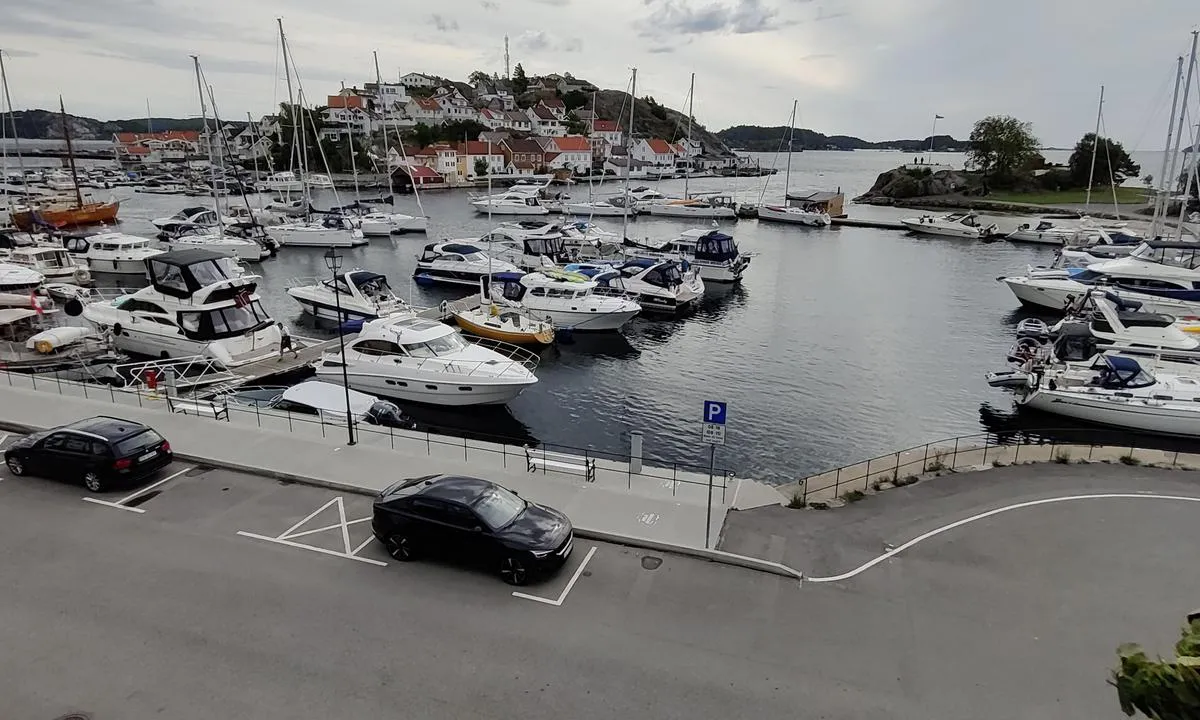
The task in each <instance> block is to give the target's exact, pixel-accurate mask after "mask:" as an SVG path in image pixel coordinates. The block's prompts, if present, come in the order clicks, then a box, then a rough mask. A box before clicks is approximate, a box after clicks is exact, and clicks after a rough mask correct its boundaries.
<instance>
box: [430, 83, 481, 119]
mask: <svg viewBox="0 0 1200 720" xmlns="http://www.w3.org/2000/svg"><path fill="white" fill-rule="evenodd" d="M433 100H434V101H436V102H437V104H438V105H440V106H441V108H442V114H443V119H442V122H454V121H456V120H476V121H477V120H479V111H477V110H476V109H475V107H474V106H473V105H471V102H470V101H469V100H467V99H466V98H465V97H463V94H462V93H460V92H459V91H458V90H457V89H456V88H441V89H439V90H438V91H437V92H435V93H434V94H433Z"/></svg>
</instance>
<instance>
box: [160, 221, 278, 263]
mask: <svg viewBox="0 0 1200 720" xmlns="http://www.w3.org/2000/svg"><path fill="white" fill-rule="evenodd" d="M166 243H167V247H169V248H170V249H172V250H187V249H190V248H203V249H205V250H211V251H213V252H215V253H220V254H221V255H226V256H228V257H235V258H238V259H239V260H245V261H247V262H261V261H263V260H266V259H267V258H269V257H271V250H270V248H268V247H267V246H266V245H264V244H261V243H259V242H256V241H254V240H251V239H249V238H245V237H239V236H237V235H233V234H230V233H228V232H223V231H222V230H221V229H218V228H211V229H204V228H197V229H195V230H192V231H183V233H182V234H180V235H176V236H174V237H171V238H168V239H167V240H166Z"/></svg>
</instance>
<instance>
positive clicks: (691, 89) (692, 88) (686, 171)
mask: <svg viewBox="0 0 1200 720" xmlns="http://www.w3.org/2000/svg"><path fill="white" fill-rule="evenodd" d="M695 92H696V73H692V80H691V82H690V83H688V136H687V139H688V144H687V152H688V154H689V155H690V154H691V152H692V105H693V103H695V102H696V98H695ZM685 159H686V160H687V164H686V165H684V166H683V196H684V197H685V198H686V197H690V196H689V195H688V182H689V181H690V180H691V179H692V160H691V158H685Z"/></svg>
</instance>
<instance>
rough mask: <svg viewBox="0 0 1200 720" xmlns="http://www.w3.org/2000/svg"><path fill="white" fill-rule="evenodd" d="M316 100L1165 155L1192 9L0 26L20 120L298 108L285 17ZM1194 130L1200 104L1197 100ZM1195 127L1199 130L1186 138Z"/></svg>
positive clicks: (200, 10) (31, 10)
mask: <svg viewBox="0 0 1200 720" xmlns="http://www.w3.org/2000/svg"><path fill="white" fill-rule="evenodd" d="M280 17H281V18H283V23H284V30H285V31H286V33H287V36H288V41H289V45H290V47H291V50H292V52H293V54H294V58H295V63H296V65H297V67H298V69H299V74H300V82H301V83H302V85H303V86H304V88H305V93H306V96H307V97H310V98H314V99H317V98H322V99H323V97H324V96H325V95H326V94H328V93H330V92H334V91H336V90H337V89H338V88H339V86H340V84H341V83H342V82H343V81H344V82H345V83H346V84H347V85H361V84H362V83H363V82H367V81H371V80H374V76H375V73H374V68H373V65H372V57H371V52H372V50H377V51H378V52H379V60H380V68H381V72H382V74H383V76H384V79H385V81H386V80H394V79H396V78H397V76H398V75H399V74H400V73H402V72H409V71H418V72H426V73H430V74H436V75H441V76H445V77H450V78H453V79H466V77H467V75H469V74H470V72H471V71H472V70H476V69H479V70H484V71H486V72H489V73H493V72H495V73H500V74H501V75H502V74H503V73H504V37H505V35H507V36H508V37H509V44H510V53H511V61H512V64H513V65H514V66H515V65H516V64H517V63H518V62H519V63H521V64H522V66H523V67H524V69H525V70H526V72H527V73H529V74H531V75H535V74H540V73H550V72H559V73H562V72H570V73H572V74H573V75H575V76H576V77H579V78H583V79H586V80H589V81H590V82H592V83H595V84H596V85H598V86H600V87H602V88H612V89H626V88H627V87H628V84H629V75H630V73H629V69H630V68H632V67H636V68H638V88H637V92H638V95H639V96H645V95H651V96H653V97H655V98H656V99H657V100H658V101H659V102H660V103H663V104H665V105H669V106H672V107H677V108H682V106H683V104H684V100H685V98H686V96H687V88H688V79H689V75H690V73H692V72H694V73H695V74H696V91H695V111H694V112H695V116H696V118H697V119H698V121H700V122H701V123H703V124H704V125H705V126H706V127H708V128H709V129H710V130H714V131H715V130H720V129H722V128H725V127H729V126H731V125H740V124H747V125H786V124H787V122H788V119H789V115H790V112H791V106H792V100H793V99H796V100H798V101H799V119H798V121H797V125H798V126H800V127H806V128H811V129H813V130H816V131H818V132H823V133H826V134H844V135H855V136H858V137H862V138H865V139H867V140H889V139H899V138H921V137H927V136H928V135H929V133H930V131H931V129H932V123H933V116H934V115H935V114H937V115H943V116H944V118H945V119H943V120H939V121H938V125H937V132H938V133H939V134H942V133H947V134H951V135H954V136H955V137H959V138H965V137H966V136H967V135H968V134H969V133H970V130H971V126H972V125H973V123H974V122H975V121H976V120H978V119H979V118H981V117H984V116H986V115H991V114H1008V115H1014V116H1016V117H1018V118H1020V119H1021V120H1023V121H1026V122H1029V123H1032V125H1033V131H1034V133H1035V134H1036V135H1037V136H1038V138H1039V139H1040V140H1041V142H1042V144H1043V145H1045V146H1056V147H1063V146H1067V147H1069V146H1071V145H1073V144H1074V143H1075V141H1076V140H1078V139H1079V137H1080V136H1081V135H1083V134H1084V133H1085V132H1090V131H1091V130H1092V129H1093V128H1094V125H1095V122H1096V105H1097V99H1098V94H1099V91H1100V86H1101V85H1104V86H1105V88H1106V90H1105V105H1104V113H1103V115H1104V132H1103V133H1102V134H1106V135H1109V136H1111V137H1114V138H1116V139H1117V140H1120V141H1122V142H1123V143H1124V144H1125V145H1126V147H1127V148H1130V149H1142V150H1145V149H1160V148H1161V146H1162V144H1163V142H1164V139H1165V138H1164V136H1165V133H1166V127H1167V115H1168V113H1169V108H1170V102H1171V84H1172V82H1173V77H1174V74H1173V73H1174V67H1175V62H1176V57H1177V56H1178V55H1181V54H1186V52H1187V50H1188V47H1189V44H1190V41H1191V35H1190V31H1191V30H1193V29H1196V28H1197V27H1198V26H1200V2H1197V1H1196V0H1144V1H1143V2H1128V1H1127V0H1004V1H1003V2H1000V1H998V0H603V2H600V1H598V0H438V1H437V2H430V1H428V0H340V2H328V0H253V2H247V1H246V0H201V1H197V0H30V1H28V2H22V3H17V2H15V1H14V2H13V3H11V7H8V8H6V9H5V10H4V17H3V21H0V49H2V50H3V51H4V52H5V57H4V60H5V64H6V69H7V72H8V79H9V87H10V90H11V95H12V103H13V106H14V107H15V108H17V109H23V108H35V107H36V108H47V109H50V108H55V107H57V105H58V96H59V94H60V93H61V94H62V96H63V98H64V100H65V102H66V105H67V109H68V111H69V112H71V113H73V114H76V115H84V116H90V117H97V118H101V119H117V118H129V117H141V116H144V115H145V114H146V106H147V101H149V106H150V111H151V113H152V114H153V115H155V116H158V117H184V116H189V115H193V116H194V115H198V113H199V101H198V99H197V97H196V82H195V78H194V75H193V71H192V61H191V58H190V57H189V55H192V54H195V55H198V56H199V57H200V62H201V64H202V66H203V68H204V72H205V77H206V78H207V80H208V82H209V83H210V84H212V86H213V88H214V91H215V93H216V97H217V102H218V104H219V108H220V110H221V115H222V117H223V118H224V119H235V118H244V117H245V113H246V112H247V111H249V112H251V113H253V114H254V115H255V116H256V117H257V116H259V115H261V114H263V113H265V112H269V111H270V110H271V109H272V108H273V107H275V106H276V105H277V103H278V102H279V101H280V100H284V99H286V98H287V89H286V86H285V85H284V84H283V81H282V77H283V76H282V71H281V70H280V59H279V55H280V54H279V49H278V47H279V43H278V35H277V32H278V31H277V26H276V18H280ZM1192 98H1193V102H1192V103H1191V105H1192V107H1193V117H1194V118H1200V110H1195V108H1197V107H1200V92H1194V93H1193V94H1192ZM1193 122H1195V120H1193Z"/></svg>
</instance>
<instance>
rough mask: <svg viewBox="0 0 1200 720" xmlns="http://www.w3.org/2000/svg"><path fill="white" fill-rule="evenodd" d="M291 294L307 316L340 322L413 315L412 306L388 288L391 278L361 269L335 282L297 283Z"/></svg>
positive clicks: (313, 281)
mask: <svg viewBox="0 0 1200 720" xmlns="http://www.w3.org/2000/svg"><path fill="white" fill-rule="evenodd" d="M287 294H288V295H290V296H291V297H292V299H293V300H295V301H296V302H298V303H300V307H301V308H302V309H303V310H304V312H306V313H308V314H310V315H312V316H313V317H317V318H321V319H323V320H334V321H336V322H345V321H347V320H374V319H376V318H380V317H384V316H387V315H395V314H396V313H401V312H408V311H409V308H408V303H406V302H404V301H403V300H401V299H400V298H398V297H396V294H395V293H394V292H392V289H391V287H389V286H388V281H387V276H385V275H380V274H379V273H374V272H370V271H368V270H359V269H357V268H356V269H354V270H347V271H345V272H342V273H338V275H337V277H336V278H334V279H332V280H329V279H327V280H321V279H318V278H308V279H303V280H293V281H292V284H291V287H289V288H288V289H287ZM339 305H340V307H341V314H340V315H339V314H338V307H339Z"/></svg>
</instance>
